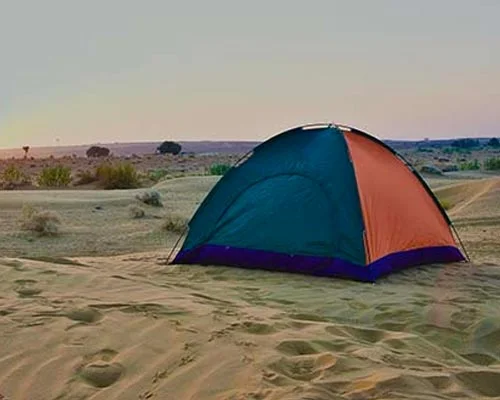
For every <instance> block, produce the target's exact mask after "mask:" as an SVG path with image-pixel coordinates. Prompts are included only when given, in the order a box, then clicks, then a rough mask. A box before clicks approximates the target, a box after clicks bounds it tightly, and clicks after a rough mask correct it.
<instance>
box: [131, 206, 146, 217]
mask: <svg viewBox="0 0 500 400" xmlns="http://www.w3.org/2000/svg"><path fill="white" fill-rule="evenodd" d="M128 213H129V215H130V217H131V218H134V219H139V218H144V217H145V216H146V213H145V211H144V210H143V209H142V208H141V207H138V206H136V205H131V206H130V207H129V208H128Z"/></svg>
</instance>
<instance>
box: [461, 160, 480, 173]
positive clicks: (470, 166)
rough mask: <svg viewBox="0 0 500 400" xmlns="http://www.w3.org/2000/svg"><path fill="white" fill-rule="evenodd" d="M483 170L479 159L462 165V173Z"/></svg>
mask: <svg viewBox="0 0 500 400" xmlns="http://www.w3.org/2000/svg"><path fill="white" fill-rule="evenodd" d="M479 169H481V164H480V163H479V161H478V160H477V159H475V160H473V161H468V162H464V163H462V164H460V170H461V171H477V170H479Z"/></svg>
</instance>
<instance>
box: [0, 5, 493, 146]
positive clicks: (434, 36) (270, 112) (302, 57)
mask: <svg viewBox="0 0 500 400" xmlns="http://www.w3.org/2000/svg"><path fill="white" fill-rule="evenodd" d="M499 20H500V0H419V1H414V0H343V1H340V0H308V1H304V0H287V1H278V0H274V1H273V0H267V1H261V0H252V1H241V0H231V1H229V0H227V1H222V0H211V1H201V0H199V1H196V2H195V1H189V0H183V1H169V0H158V1H157V0H144V1H138V0H133V1H132V0H105V1H98V0H87V1H67V0H60V1H59V0H44V1H39V0H31V1H27V0H0V147H3V148H5V147H19V146H23V145H31V146H38V145H56V144H59V145H71V144H90V143H99V142H100V143H106V142H129V141H149V140H154V141H157V140H182V141H185V140H265V139H267V138H269V137H271V136H273V135H275V134H276V133H279V132H281V131H283V130H285V129H288V128H290V127H294V126H297V125H301V124H304V123H312V122H337V123H342V124H346V125H351V126H354V127H357V128H360V129H363V130H365V131H367V132H369V133H372V134H374V135H375V136H377V137H380V138H384V139H422V138H424V137H430V138H449V137H466V136H468V137H474V136H482V137H491V136H500V23H499V22H498V21H499Z"/></svg>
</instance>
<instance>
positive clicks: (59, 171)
mask: <svg viewBox="0 0 500 400" xmlns="http://www.w3.org/2000/svg"><path fill="white" fill-rule="evenodd" d="M70 183H71V168H69V167H65V166H63V165H56V166H55V167H45V168H44V169H43V170H42V172H41V173H40V176H39V177H38V184H39V185H40V186H45V187H66V186H68V185H69V184H70Z"/></svg>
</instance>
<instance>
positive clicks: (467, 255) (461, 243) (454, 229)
mask: <svg viewBox="0 0 500 400" xmlns="http://www.w3.org/2000/svg"><path fill="white" fill-rule="evenodd" d="M450 225H451V228H452V229H453V232H455V236H456V237H457V239H458V242H459V243H460V247H462V250H463V251H464V253H465V258H466V259H467V262H470V257H469V254H468V253H467V249H466V248H465V246H464V244H463V242H462V239H461V238H460V235H459V234H458V232H457V229H456V228H455V225H453V223H451V224H450Z"/></svg>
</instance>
